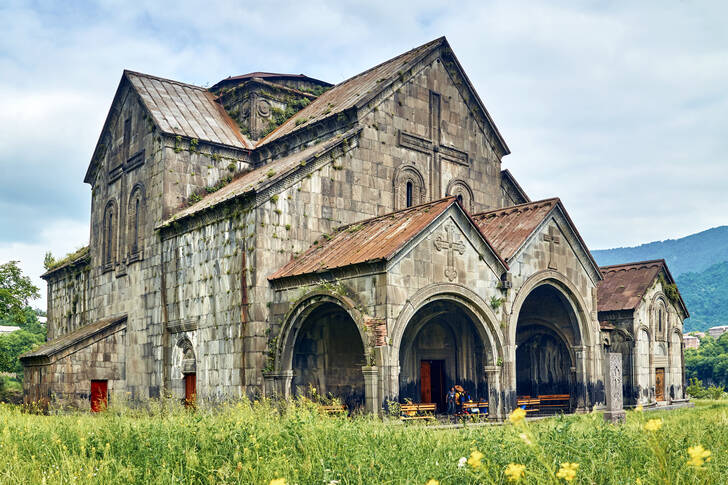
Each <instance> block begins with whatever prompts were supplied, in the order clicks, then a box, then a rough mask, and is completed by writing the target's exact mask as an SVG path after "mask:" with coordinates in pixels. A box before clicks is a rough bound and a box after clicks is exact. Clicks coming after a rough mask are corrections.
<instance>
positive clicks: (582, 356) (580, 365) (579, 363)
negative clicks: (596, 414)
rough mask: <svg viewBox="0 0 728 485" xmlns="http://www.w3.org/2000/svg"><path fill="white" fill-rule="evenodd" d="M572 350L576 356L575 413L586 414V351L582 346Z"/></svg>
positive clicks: (587, 401) (576, 346)
mask: <svg viewBox="0 0 728 485" xmlns="http://www.w3.org/2000/svg"><path fill="white" fill-rule="evenodd" d="M573 349H574V354H575V356H576V362H575V364H576V365H575V367H576V382H575V383H574V390H575V391H576V412H588V411H589V404H590V399H589V395H588V393H587V382H588V376H587V375H586V357H587V350H588V349H587V347H586V346H583V345H575V346H574V347H573Z"/></svg>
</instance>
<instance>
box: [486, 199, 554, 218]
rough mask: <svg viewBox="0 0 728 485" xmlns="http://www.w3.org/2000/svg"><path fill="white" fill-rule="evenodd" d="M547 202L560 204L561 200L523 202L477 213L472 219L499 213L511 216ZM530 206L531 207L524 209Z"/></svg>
mask: <svg viewBox="0 0 728 485" xmlns="http://www.w3.org/2000/svg"><path fill="white" fill-rule="evenodd" d="M547 202H557V203H558V202H561V199H560V198H558V197H551V198H548V199H541V200H535V201H533V202H524V203H523V204H516V205H510V206H508V207H501V208H500V209H493V210H489V211H485V212H478V213H477V214H473V219H475V218H476V217H477V218H482V217H486V216H489V215H497V214H498V213H499V212H500V213H502V214H503V215H505V214H511V213H513V212H516V211H519V210H521V209H530V208H531V207H533V208H536V207H538V206H540V205H545V204H546V203H547ZM526 206H531V207H526Z"/></svg>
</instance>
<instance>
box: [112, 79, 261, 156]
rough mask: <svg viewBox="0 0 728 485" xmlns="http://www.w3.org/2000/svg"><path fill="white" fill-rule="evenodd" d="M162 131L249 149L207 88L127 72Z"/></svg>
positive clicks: (238, 130)
mask: <svg viewBox="0 0 728 485" xmlns="http://www.w3.org/2000/svg"><path fill="white" fill-rule="evenodd" d="M124 76H126V77H127V78H128V79H129V81H130V82H131V84H132V86H134V89H135V90H136V92H137V93H138V94H139V96H140V97H141V99H142V102H143V103H144V106H145V107H146V108H147V109H148V110H149V111H150V113H151V114H152V118H153V119H154V123H155V124H156V125H157V126H158V127H159V129H160V130H161V131H162V132H163V133H167V134H170V135H181V136H185V137H188V138H197V139H198V140H200V141H208V142H212V143H216V144H218V145H227V146H231V147H234V148H241V149H250V148H252V146H253V145H252V143H250V141H248V140H247V139H246V138H245V137H244V136H243V134H242V133H240V129H239V128H238V126H237V125H236V124H235V121H233V119H232V118H230V116H229V115H228V114H227V113H226V112H225V109H224V108H223V107H222V106H221V105H220V104H219V103H217V102H216V101H215V95H214V94H212V93H211V92H210V91H208V90H207V89H205V88H203V87H200V86H194V85H192V84H185V83H181V82H178V81H172V80H170V79H163V78H160V77H156V76H150V75H149V74H142V73H139V72H134V71H124Z"/></svg>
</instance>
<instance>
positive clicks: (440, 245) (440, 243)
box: [434, 224, 465, 281]
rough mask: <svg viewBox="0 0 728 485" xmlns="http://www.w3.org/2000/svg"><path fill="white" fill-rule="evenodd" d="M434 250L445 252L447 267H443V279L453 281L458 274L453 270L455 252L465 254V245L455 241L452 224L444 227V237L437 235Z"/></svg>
mask: <svg viewBox="0 0 728 485" xmlns="http://www.w3.org/2000/svg"><path fill="white" fill-rule="evenodd" d="M434 244H435V249H437V250H438V251H447V265H446V266H445V277H446V278H447V279H448V280H449V281H453V280H455V278H457V276H458V272H457V270H456V269H455V252H458V253H460V254H463V253H465V244H463V243H462V242H460V241H456V240H455V227H454V226H453V225H452V224H448V225H447V226H445V237H442V235H438V236H437V237H436V238H435V241H434Z"/></svg>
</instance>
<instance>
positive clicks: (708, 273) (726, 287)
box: [677, 261, 728, 332]
mask: <svg viewBox="0 0 728 485" xmlns="http://www.w3.org/2000/svg"><path fill="white" fill-rule="evenodd" d="M677 287H678V289H679V290H680V294H681V295H682V297H683V300H685V304H686V305H687V307H688V311H689V312H690V318H688V319H687V320H685V329H684V330H685V332H692V331H693V330H707V329H709V328H710V327H715V326H717V325H728V261H723V262H722V263H718V264H714V265H713V266H710V267H709V268H708V269H706V270H705V271H701V272H700V273H683V274H681V275H680V276H678V277H677Z"/></svg>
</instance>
